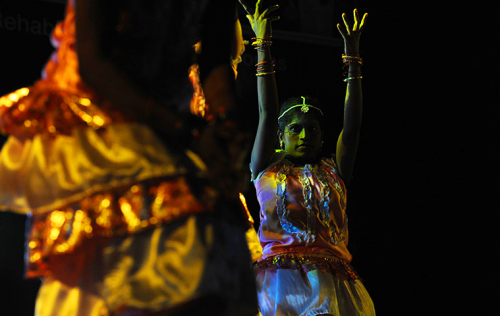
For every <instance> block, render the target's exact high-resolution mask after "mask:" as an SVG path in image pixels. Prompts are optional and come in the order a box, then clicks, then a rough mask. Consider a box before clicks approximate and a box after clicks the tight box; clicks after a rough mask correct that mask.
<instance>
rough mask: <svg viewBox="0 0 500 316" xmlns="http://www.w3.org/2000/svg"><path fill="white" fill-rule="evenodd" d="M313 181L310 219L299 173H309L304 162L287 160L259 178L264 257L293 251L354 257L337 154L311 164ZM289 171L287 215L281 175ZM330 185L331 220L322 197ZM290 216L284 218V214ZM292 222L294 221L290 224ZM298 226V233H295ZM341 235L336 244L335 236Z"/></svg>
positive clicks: (275, 165)
mask: <svg viewBox="0 0 500 316" xmlns="http://www.w3.org/2000/svg"><path fill="white" fill-rule="evenodd" d="M311 170H312V171H311V175H310V176H309V181H310V185H311V194H312V196H311V200H310V201H308V202H307V203H311V207H312V212H311V213H312V214H311V216H312V218H311V219H308V212H307V210H306V206H305V205H306V204H307V203H306V201H305V198H304V184H303V183H301V180H300V179H299V177H301V176H303V174H304V167H297V166H293V165H292V164H291V163H289V162H287V161H286V160H284V159H282V160H281V161H279V162H278V163H275V164H274V165H271V166H270V167H269V168H268V169H266V170H264V171H263V172H262V173H261V174H260V175H259V177H257V179H256V180H254V184H255V188H256V192H257V199H258V201H259V203H260V208H261V210H260V219H261V221H260V228H259V239H260V242H261V245H262V248H263V259H265V258H268V257H272V256H276V255H281V254H287V253H296V254H303V255H308V254H315V255H325V256H335V257H338V258H340V259H342V260H345V261H346V262H350V261H351V259H352V255H351V254H350V252H349V251H348V249H347V243H348V230H347V215H346V214H345V201H346V199H345V186H344V184H343V181H342V179H341V178H340V177H339V176H338V175H337V173H336V168H335V163H334V162H333V160H332V159H324V160H322V162H321V164H319V165H315V166H312V167H311ZM279 173H281V174H282V175H283V174H284V175H286V177H285V179H284V182H285V183H284V186H286V191H285V192H284V194H283V198H284V201H283V202H282V203H283V204H284V207H285V209H286V210H285V215H280V214H279V210H278V208H279V203H280V199H281V197H280V194H279V186H280V184H279V181H278V180H279V179H277V178H279V177H280V175H279ZM325 185H327V186H328V187H329V192H330V193H329V203H328V211H329V214H330V215H329V217H328V219H324V218H322V215H321V214H320V213H321V212H320V208H321V201H322V198H323V197H324V193H323V192H325V190H324V188H325ZM282 217H284V218H282ZM286 224H288V225H290V227H289V228H288V231H287V229H285V228H284V226H286ZM291 230H294V232H290V231H291ZM300 234H304V236H307V234H310V235H311V236H314V238H313V241H312V242H311V241H309V242H308V241H305V240H303V238H301V235H300ZM332 239H336V243H335V242H334V241H333V240H332Z"/></svg>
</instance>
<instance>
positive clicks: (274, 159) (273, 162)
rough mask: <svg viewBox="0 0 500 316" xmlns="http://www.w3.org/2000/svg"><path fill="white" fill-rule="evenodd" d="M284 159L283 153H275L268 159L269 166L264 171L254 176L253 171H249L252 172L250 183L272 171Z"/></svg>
mask: <svg viewBox="0 0 500 316" xmlns="http://www.w3.org/2000/svg"><path fill="white" fill-rule="evenodd" d="M284 158H285V152H284V151H276V152H274V154H273V155H272V156H271V159H269V165H268V166H267V168H266V169H264V170H262V171H261V172H259V173H258V174H257V175H254V173H253V171H252V170H251V169H250V171H251V172H252V178H251V179H252V182H255V181H258V180H260V179H261V178H262V177H263V176H264V175H265V174H266V173H268V172H270V171H271V170H272V169H274V168H275V167H276V166H278V165H279V164H280V163H281V162H282V161H283V159H284Z"/></svg>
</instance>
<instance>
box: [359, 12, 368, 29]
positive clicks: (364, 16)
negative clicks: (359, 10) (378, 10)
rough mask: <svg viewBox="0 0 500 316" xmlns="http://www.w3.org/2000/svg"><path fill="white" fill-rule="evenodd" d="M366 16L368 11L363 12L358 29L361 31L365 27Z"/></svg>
mask: <svg viewBox="0 0 500 316" xmlns="http://www.w3.org/2000/svg"><path fill="white" fill-rule="evenodd" d="M367 17H368V13H365V14H364V15H363V19H362V20H361V24H360V26H359V30H360V31H361V30H362V29H363V28H364V27H365V22H366V18H367Z"/></svg>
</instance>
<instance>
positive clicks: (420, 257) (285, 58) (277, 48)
mask: <svg viewBox="0 0 500 316" xmlns="http://www.w3.org/2000/svg"><path fill="white" fill-rule="evenodd" d="M247 2H248V3H250V4H252V1H250V0H249V1H247ZM301 2H302V3H301ZM304 2H305V0H288V1H284V0H281V1H280V0H278V1H274V3H278V4H280V6H281V9H280V10H279V11H278V13H277V14H279V15H280V16H281V17H282V19H281V20H280V21H278V22H275V23H274V30H275V33H274V34H273V35H274V44H273V47H272V50H273V55H274V58H275V60H276V63H277V67H276V68H277V70H278V72H277V75H276V78H277V82H278V87H279V94H280V99H282V100H284V99H285V98H287V97H289V96H299V95H304V94H308V95H311V96H315V97H317V98H318V99H320V100H321V101H322V103H323V109H324V112H325V115H327V116H328V117H331V124H328V126H327V136H326V138H325V146H332V147H331V148H333V144H334V141H335V139H336V137H337V135H338V133H339V131H340V128H341V125H340V124H341V113H342V104H343V99H344V96H345V84H344V83H343V82H342V73H341V67H342V63H341V58H340V56H341V54H342V52H343V48H342V41H341V38H340V36H339V35H338V32H337V31H336V29H335V25H336V24H337V23H338V22H341V19H340V16H341V13H342V12H346V13H347V14H348V17H351V16H352V15H351V12H352V9H354V8H355V7H356V8H358V10H359V11H360V12H361V13H364V12H369V17H368V20H367V26H366V29H365V30H364V32H363V35H362V38H361V53H362V57H363V60H364V64H365V65H364V67H363V76H364V79H363V90H364V115H363V127H362V132H361V143H360V146H359V153H358V158H357V162H356V169H355V173H354V179H353V181H352V182H351V184H350V186H349V188H348V215H349V225H350V234H351V241H350V246H349V247H350V250H351V252H352V253H353V255H354V259H353V262H352V264H353V266H354V267H355V269H356V270H357V271H358V272H359V273H360V274H361V276H362V277H363V278H364V279H365V285H366V287H367V289H368V291H369V292H370V294H371V296H372V298H373V300H374V303H375V307H376V310H377V314H378V315H424V314H425V315H479V314H495V309H492V306H493V305H494V303H495V302H494V297H493V293H492V290H491V286H492V285H494V284H495V283H496V279H497V277H496V275H497V274H498V273H497V270H496V267H495V264H494V263H493V258H495V257H496V256H495V252H497V249H498V242H497V241H498V238H497V237H496V230H497V223H498V216H497V213H498V212H499V211H500V208H499V207H498V203H494V201H495V197H496V196H497V193H496V191H497V189H498V188H499V186H498V184H497V182H496V181H495V180H496V179H497V174H496V170H495V168H494V165H495V163H496V152H497V150H498V147H499V146H498V143H499V142H498V132H497V127H496V125H497V118H498V116H497V114H496V113H495V111H494V110H495V107H497V106H498V97H497V91H498V87H497V84H498V80H497V79H496V77H495V76H496V73H497V72H498V68H499V67H498V60H497V58H498V56H497V55H496V53H495V51H494V47H495V43H498V40H499V36H498V35H497V34H496V33H495V28H494V23H495V19H496V17H495V16H494V12H493V8H488V7H483V6H482V4H481V3H480V2H479V3H475V4H470V3H469V4H465V3H464V4H462V5H461V6H458V5H441V6H440V7H437V6H436V4H434V3H425V2H422V1H398V2H395V1H394V2H387V1H386V2H376V1H367V0H363V1H362V0H360V1H346V0H344V1H340V0H330V1H328V0H314V1H313V0H310V1H307V3H308V7H307V8H306V9H307V10H305V9H304V8H303V7H302V6H303V5H304ZM269 3H271V2H269ZM309 11H313V13H308V12H309ZM320 13H321V14H320ZM63 14H64V1H57V0H52V1H49V0H45V1H43V0H38V1H34V0H32V1H28V0H22V1H4V0H2V3H1V4H0V45H1V46H0V56H1V58H0V94H4V93H8V92H10V91H12V90H15V89H17V88H20V87H23V86H27V85H30V84H32V83H33V82H34V81H35V80H36V79H37V78H39V76H40V71H41V69H42V67H43V65H44V64H45V62H46V61H47V58H48V57H49V54H50V53H51V52H52V47H51V45H50V42H49V34H50V31H51V29H52V27H53V26H54V25H55V23H56V21H57V20H59V19H61V18H62V17H63ZM240 20H241V22H242V24H243V26H244V37H245V39H250V38H251V37H253V35H252V34H251V33H250V30H249V28H248V21H247V20H246V19H245V17H244V13H243V11H241V10H240ZM311 21H313V22H315V23H319V25H321V23H324V24H323V25H322V26H321V27H316V28H315V27H314V23H311ZM325 25H326V26H328V25H330V26H331V27H325ZM254 64H255V52H254V51H253V50H252V49H251V48H249V47H247V51H246V52H245V54H244V55H243V62H242V63H241V64H240V67H239V76H238V80H237V91H238V96H239V101H240V102H239V104H240V106H241V111H240V113H243V114H244V115H245V116H246V117H247V120H246V124H247V126H246V127H247V128H248V130H249V132H250V133H253V132H254V131H255V128H256V125H257V123H256V122H257V121H256V120H257V106H256V104H257V103H256V84H255V83H256V80H255V75H254V74H255V67H254ZM254 194H255V193H254V191H253V188H252V186H251V185H250V184H249V187H248V191H247V192H246V195H247V200H248V202H249V204H250V206H251V210H252V212H253V214H254V218H256V219H258V216H257V214H258V213H257V212H258V209H257V204H256V201H255V199H254ZM23 234H24V217H23V216H20V215H17V214H11V213H0V315H32V314H33V306H34V299H35V295H36V291H37V288H38V286H39V281H38V280H24V279H23V277H22V275H23V262H22V260H23ZM486 311H487V312H486Z"/></svg>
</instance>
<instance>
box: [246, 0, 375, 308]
mask: <svg viewBox="0 0 500 316" xmlns="http://www.w3.org/2000/svg"><path fill="white" fill-rule="evenodd" d="M240 2H242V4H243V6H244V7H245V10H246V11H247V12H248V16H247V18H248V19H249V21H250V24H251V25H252V29H253V31H254V33H255V36H256V38H255V41H254V42H253V46H254V47H255V48H256V50H257V55H258V63H257V65H256V66H257V73H256V75H257V81H258V82H257V89H258V101H259V115H260V118H259V125H258V130H257V135H256V139H255V143H254V147H253V151H252V157H251V163H250V167H251V170H252V175H253V182H254V185H255V188H256V192H257V199H258V201H259V203H260V220H261V221H260V228H259V233H258V236H259V239H260V243H261V245H262V248H263V256H262V258H261V259H260V260H258V261H257V262H256V263H255V265H254V268H255V270H256V274H257V291H258V298H259V308H260V312H261V313H262V315H263V316H271V315H290V316H292V315H293V316H295V315H308V316H312V315H335V316H357V315H359V316H361V315H362V316H368V315H370V316H371V315H375V310H374V307H373V303H372V300H371V298H370V296H369V294H368V292H367V291H366V289H365V287H364V286H363V284H362V282H361V281H360V279H359V276H358V274H357V273H356V272H355V271H354V269H353V268H352V267H351V266H350V264H349V262H350V261H351V258H352V256H351V254H350V253H349V251H348V249H347V242H348V230H347V216H346V212H345V211H346V187H345V185H346V184H347V183H348V182H349V180H350V179H351V174H352V169H353V165H354V160H355V156H356V149H357V146H358V137H359V130H360V125H361V111H362V97H361V74H360V66H361V64H362V61H361V58H360V56H359V49H358V48H359V36H360V32H361V30H362V29H363V27H364V23H365V18H366V15H365V16H364V17H363V19H362V21H361V22H360V20H359V17H358V12H357V10H354V21H355V23H354V25H353V26H352V27H351V25H350V24H349V23H348V21H347V19H346V17H345V15H343V18H344V22H345V29H343V28H340V26H339V31H340V33H341V34H342V37H343V38H344V42H345V55H344V56H343V60H344V63H345V66H346V71H347V78H346V79H345V81H346V82H347V91H346V99H345V107H344V126H343V130H342V133H341V134H340V137H339V138H338V142H337V149H336V155H335V156H334V157H336V160H334V159H333V158H324V157H322V156H321V150H322V148H321V147H322V133H323V129H322V127H323V124H322V123H323V122H324V121H326V120H327V119H328V118H324V117H323V112H322V111H321V109H320V107H319V105H318V103H317V102H316V101H315V100H313V99H312V98H309V97H298V98H290V99H288V100H287V101H285V102H284V103H283V105H282V107H281V111H280V112H278V94H277V89H276V82H275V78H274V68H273V62H272V59H271V52H270V46H271V44H272V38H271V23H272V22H273V21H275V20H277V19H278V17H275V16H272V15H271V13H272V12H273V11H274V10H275V9H277V6H272V7H269V8H267V9H266V8H264V7H263V5H262V1H261V0H258V1H257V5H256V8H255V11H254V10H252V9H251V8H249V7H248V5H246V4H245V3H243V1H240ZM276 135H278V138H279V142H280V145H279V147H280V150H278V151H275V149H274V148H275V139H276Z"/></svg>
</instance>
